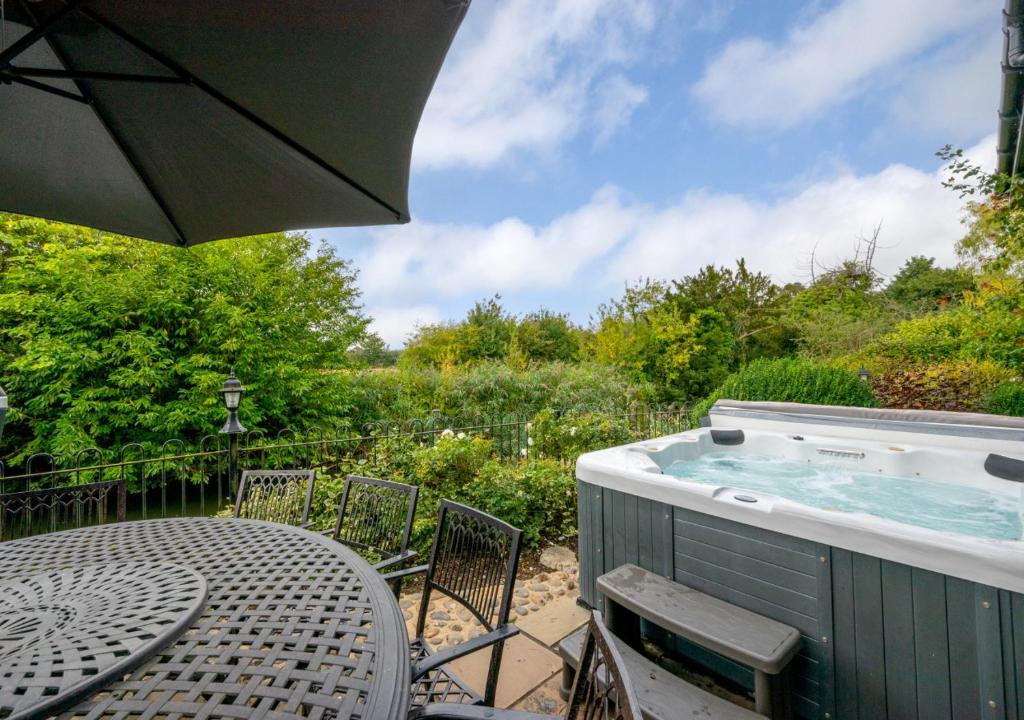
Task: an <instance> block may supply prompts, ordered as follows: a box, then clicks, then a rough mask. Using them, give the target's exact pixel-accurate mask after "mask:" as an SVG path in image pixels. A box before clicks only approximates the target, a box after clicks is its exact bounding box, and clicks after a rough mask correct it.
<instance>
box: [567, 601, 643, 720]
mask: <svg viewBox="0 0 1024 720" xmlns="http://www.w3.org/2000/svg"><path fill="white" fill-rule="evenodd" d="M640 718H641V715H640V701H639V700H638V699H637V697H636V691H635V690H634V689H633V684H632V683H631V682H630V680H629V675H628V674H627V673H626V667H625V664H624V663H623V662H622V656H621V655H619V651H618V650H617V649H616V648H615V643H614V642H613V641H612V636H611V633H610V632H609V631H608V629H607V628H606V627H605V626H604V621H603V620H602V618H601V613H599V612H597V611H596V610H595V611H594V613H593V614H592V615H591V616H590V623H589V624H588V625H587V636H586V638H585V639H584V640H583V651H582V653H581V654H580V667H579V670H577V671H576V680H575V682H574V683H573V687H572V693H571V694H570V695H569V705H568V707H567V708H566V711H565V720H640Z"/></svg>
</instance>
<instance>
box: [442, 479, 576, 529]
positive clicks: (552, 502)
mask: <svg viewBox="0 0 1024 720" xmlns="http://www.w3.org/2000/svg"><path fill="white" fill-rule="evenodd" d="M461 501H462V502H465V503H466V504H468V505H472V506H473V507H476V508H479V509H481V510H483V511H484V512H487V513H490V514H491V515H494V516H495V517H497V518H500V519H502V520H504V521H505V522H507V523H511V524H512V525H515V526H516V527H518V528H519V529H521V530H522V531H523V542H524V543H525V544H526V546H527V547H530V548H535V547H537V545H538V544H539V543H540V541H541V539H542V538H543V539H549V540H564V539H565V538H566V537H570V536H573V535H575V534H576V481H575V480H574V479H573V475H572V473H571V472H570V471H569V470H568V469H567V468H566V467H565V466H563V465H562V464H561V463H559V462H557V461H555V460H531V461H529V462H522V463H514V464H507V463H500V462H497V461H492V462H490V463H488V464H487V465H485V466H484V467H483V468H482V470H481V472H480V476H479V478H478V480H477V482H476V483H474V484H472V485H470V486H468V487H467V488H466V491H465V494H464V495H463V496H462V498H461Z"/></svg>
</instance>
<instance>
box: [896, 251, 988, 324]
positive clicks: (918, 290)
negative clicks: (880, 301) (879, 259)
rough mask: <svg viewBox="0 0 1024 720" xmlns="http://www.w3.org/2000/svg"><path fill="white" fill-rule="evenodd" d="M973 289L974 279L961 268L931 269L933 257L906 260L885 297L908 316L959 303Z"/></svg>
mask: <svg viewBox="0 0 1024 720" xmlns="http://www.w3.org/2000/svg"><path fill="white" fill-rule="evenodd" d="M972 287H974V277H973V276H972V275H971V273H970V272H968V271H967V270H965V269H963V268H940V267H935V258H926V257H923V256H921V255H915V256H914V257H911V258H908V259H907V261H906V262H905V263H904V264H903V267H902V268H900V271H899V272H898V273H896V276H895V277H894V278H893V279H892V281H891V282H890V283H889V284H888V285H887V286H886V288H885V296H886V297H887V298H889V299H890V300H892V301H893V302H894V303H896V304H897V305H898V306H900V307H901V308H903V309H905V310H906V311H907V312H908V313H911V314H918V313H922V312H929V311H931V310H937V309H938V308H939V307H941V306H948V305H955V304H959V303H960V302H961V301H962V300H963V297H964V292H965V291H967V290H970V289H971V288H972Z"/></svg>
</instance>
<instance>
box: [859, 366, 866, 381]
mask: <svg viewBox="0 0 1024 720" xmlns="http://www.w3.org/2000/svg"><path fill="white" fill-rule="evenodd" d="M857 374H858V375H860V379H861V380H863V381H864V382H867V381H868V369H867V368H866V367H862V368H861V369H860V370H858V371H857Z"/></svg>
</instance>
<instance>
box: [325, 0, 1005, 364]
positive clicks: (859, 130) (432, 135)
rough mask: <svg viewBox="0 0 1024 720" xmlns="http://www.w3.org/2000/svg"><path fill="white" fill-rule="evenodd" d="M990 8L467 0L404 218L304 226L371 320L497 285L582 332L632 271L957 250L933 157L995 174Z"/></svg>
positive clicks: (400, 325) (780, 266) (890, 1)
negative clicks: (403, 221) (330, 250)
mask: <svg viewBox="0 0 1024 720" xmlns="http://www.w3.org/2000/svg"><path fill="white" fill-rule="evenodd" d="M1000 5H1001V4H1000V3H996V2H992V1H991V0H988V1H986V0H832V1H831V2H826V1H824V0H820V1H816V0H805V1H804V2H796V1H795V0H793V1H791V0H772V1H771V2H764V1H763V0H629V2H622V0H501V1H500V2H496V1H494V0H474V2H473V4H472V5H471V6H470V9H469V12H468V14H467V16H466V19H465V21H464V23H463V26H462V28H461V30H460V31H459V34H458V35H457V37H456V39H455V42H454V44H453V46H452V49H451V52H450V53H449V55H448V58H447V60H446V61H445V64H444V67H443V68H442V70H441V73H440V75H439V77H438V79H437V83H436V85H435V87H434V91H433V94H432V95H431V97H430V100H429V101H428V103H427V107H426V109H425V111H424V114H423V119H422V121H421V123H420V128H419V132H418V134H417V137H416V142H415V146H414V149H413V169H412V178H411V181H410V189H409V192H410V206H411V209H412V215H413V219H412V221H411V222H410V223H408V224H407V225H401V226H390V227H381V228H344V229H340V228H339V229H327V230H315V231H313V235H314V237H319V238H324V239H326V240H327V241H328V242H330V243H331V244H332V245H334V246H335V247H336V248H337V250H338V253H339V254H340V255H341V256H342V257H345V258H348V259H351V260H352V262H353V263H354V265H355V267H356V268H357V269H358V270H359V286H360V288H361V290H362V293H363V301H364V304H365V309H366V312H367V313H368V314H369V315H370V316H372V318H373V328H374V329H375V330H376V331H377V332H378V333H379V334H380V335H381V336H382V337H383V338H384V340H385V341H386V342H387V343H388V344H389V345H391V346H392V347H401V346H402V345H403V344H404V342H405V339H406V338H407V337H408V335H409V334H410V333H411V332H412V331H413V330H414V329H415V328H416V327H417V326H418V325H421V324H427V323H435V322H440V321H444V320H456V319H460V318H462V317H463V316H464V315H465V313H466V311H467V310H468V309H469V308H470V307H471V306H472V305H473V303H474V302H475V301H477V300H479V299H483V298H487V297H490V296H493V295H494V294H496V293H497V294H500V295H501V297H502V302H503V304H504V305H505V307H506V308H507V309H509V310H510V311H512V312H514V313H525V312H529V311H532V310H536V309H538V308H540V307H545V308H547V309H549V310H553V311H556V312H564V313H568V314H569V315H570V316H571V318H572V319H573V320H574V321H575V322H578V323H581V324H586V323H587V321H588V320H589V319H590V317H591V316H592V315H593V313H594V311H595V310H596V308H597V306H598V305H599V304H600V303H602V302H606V301H607V300H609V299H611V298H613V297H617V296H619V295H621V293H622V291H623V289H624V288H625V287H626V285H627V284H630V283H633V282H636V281H638V280H640V279H642V278H653V279H662V280H668V279H672V278H681V277H683V276H685V275H688V274H692V273H694V272H695V271H697V270H698V269H699V268H700V267H702V266H703V265H706V264H709V263H714V264H717V265H731V264H733V262H734V261H735V260H736V259H738V258H740V257H743V258H746V260H747V264H748V266H749V267H751V268H752V269H756V270H761V271H765V272H769V273H771V274H772V275H773V277H775V278H776V279H777V280H780V281H789V280H807V279H808V278H809V276H810V271H811V264H812V263H811V258H812V255H813V257H814V259H815V262H816V263H817V264H825V265H827V264H829V263H831V262H834V261H836V260H838V259H841V258H843V257H846V256H849V255H851V254H852V252H853V251H854V249H855V247H856V245H857V241H858V238H862V237H864V236H870V235H871V233H872V232H873V230H874V229H875V228H876V227H879V226H880V228H881V230H880V241H879V244H880V247H879V250H878V252H877V254H876V256H875V259H876V265H877V267H878V269H879V270H880V271H881V272H882V273H883V274H887V275H891V274H892V273H894V272H896V271H897V270H898V268H899V266H900V265H901V264H902V263H903V261H904V260H905V259H906V258H907V257H909V256H911V255H917V254H920V255H926V256H929V257H935V258H936V259H937V260H938V261H939V262H940V263H946V264H951V263H953V262H955V254H954V243H955V241H956V239H957V238H958V237H960V236H961V235H962V234H963V225H962V217H963V210H962V201H961V200H960V199H959V198H958V197H957V196H956V195H955V194H954V193H953V192H951V191H950V190H947V189H945V188H943V187H942V185H941V180H942V179H943V177H944V175H943V173H942V170H941V167H940V161H939V160H938V159H937V158H936V157H935V152H936V150H938V149H939V148H941V147H942V146H943V145H946V144H947V143H948V144H952V145H953V146H955V147H963V148H965V149H967V150H968V151H969V152H970V154H971V155H972V156H973V157H975V158H977V159H978V161H979V162H981V163H982V164H984V165H986V166H994V162H995V135H994V131H995V128H996V123H997V114H996V108H997V106H998V94H999V83H1000V72H999V61H1000V55H1001V47H1002V31H1001V27H1002V16H1001V13H1000Z"/></svg>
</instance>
